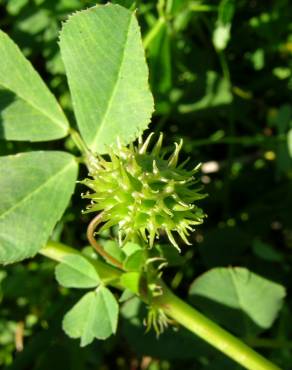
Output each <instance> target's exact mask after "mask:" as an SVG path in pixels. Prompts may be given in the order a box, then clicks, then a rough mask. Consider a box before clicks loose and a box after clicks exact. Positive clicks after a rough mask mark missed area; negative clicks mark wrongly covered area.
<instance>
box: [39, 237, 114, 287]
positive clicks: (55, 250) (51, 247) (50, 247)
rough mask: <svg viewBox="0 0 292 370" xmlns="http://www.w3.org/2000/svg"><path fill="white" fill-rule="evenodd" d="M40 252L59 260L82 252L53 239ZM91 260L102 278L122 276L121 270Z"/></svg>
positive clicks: (109, 278)
mask: <svg viewBox="0 0 292 370" xmlns="http://www.w3.org/2000/svg"><path fill="white" fill-rule="evenodd" d="M39 253H40V254H42V255H43V256H45V257H48V258H50V259H52V260H54V261H57V262H62V261H63V260H64V258H65V257H66V256H70V255H72V254H73V255H80V254H81V252H79V251H78V250H77V249H74V248H71V247H68V246H67V245H65V244H62V243H58V242H53V241H49V242H48V244H47V245H46V246H45V247H44V248H42V249H41V250H40V251H39ZM82 256H84V255H82ZM90 262H91V263H92V264H93V266H94V267H95V268H96V271H97V272H98V275H99V276H100V278H101V279H102V280H104V281H114V280H117V279H119V278H120V276H121V271H119V270H117V269H116V268H114V267H111V266H109V265H108V264H106V263H104V262H102V261H100V260H95V259H90ZM114 286H116V287H117V285H116V284H114ZM118 287H120V286H118Z"/></svg>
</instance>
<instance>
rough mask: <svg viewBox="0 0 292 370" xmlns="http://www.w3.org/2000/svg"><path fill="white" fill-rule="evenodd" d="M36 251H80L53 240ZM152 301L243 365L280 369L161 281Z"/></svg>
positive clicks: (54, 254)
mask: <svg viewBox="0 0 292 370" xmlns="http://www.w3.org/2000/svg"><path fill="white" fill-rule="evenodd" d="M40 253H41V254H42V255H44V256H46V257H48V258H51V259H53V260H56V261H58V262H62V260H63V259H64V257H65V256H67V255H71V254H80V252H78V251H77V250H76V249H73V248H71V247H68V246H66V245H64V244H61V243H56V242H49V243H48V244H47V245H46V246H45V247H44V248H43V249H41V251H40ZM91 262H92V264H93V265H94V267H95V268H96V269H97V271H98V274H99V276H100V277H101V279H103V280H104V279H105V280H106V281H108V283H109V284H110V285H112V286H114V287H116V288H119V289H125V287H123V286H122V285H121V284H120V283H119V278H120V277H121V275H122V271H120V270H117V269H115V268H114V267H112V266H109V265H107V264H106V263H104V262H102V261H99V260H91ZM152 304H155V305H157V306H158V307H160V308H162V309H163V310H164V312H165V313H166V314H167V315H168V316H169V317H171V318H173V319H175V321H176V322H178V323H179V324H181V325H182V326H184V327H185V328H187V329H188V330H190V331H191V332H193V333H194V334H196V335H197V336H198V337H200V338H202V339H203V340H205V341H206V342H208V343H209V344H211V345H212V346H213V347H215V348H217V349H218V350H219V351H221V352H223V353H225V354H226V355H227V356H228V357H230V358H232V359H233V360H234V361H235V362H237V363H239V364H241V365H242V366H243V367H244V368H246V369H250V370H281V369H280V368H279V367H277V366H276V365H274V364H273V363H271V362H270V361H268V360H267V359H265V358H264V357H262V356H261V355H260V354H258V353H257V352H255V351H254V350H253V349H252V348H250V347H248V346H247V345H246V344H245V343H243V342H242V341H241V340H239V339H237V338H236V337H234V336H233V335H232V334H230V333H228V332H227V331H225V330H224V329H222V328H221V327H220V326H218V325H217V324H215V323H214V322H213V321H211V320H209V319H208V318H207V317H205V316H204V315H202V314H201V313H200V312H198V311H197V310H196V309H195V308H193V307H191V306H189V305H188V304H187V303H185V302H184V301H182V300H181V299H180V298H178V297H177V296H176V295H174V294H173V293H172V292H171V291H170V290H169V289H168V288H167V287H166V286H165V285H164V284H163V294H162V295H161V296H159V297H156V298H155V299H154V300H153V301H152Z"/></svg>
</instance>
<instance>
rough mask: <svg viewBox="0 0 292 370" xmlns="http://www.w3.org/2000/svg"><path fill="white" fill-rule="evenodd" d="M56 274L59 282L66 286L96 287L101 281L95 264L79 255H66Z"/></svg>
mask: <svg viewBox="0 0 292 370" xmlns="http://www.w3.org/2000/svg"><path fill="white" fill-rule="evenodd" d="M55 274H56V279H57V281H58V283H59V284H60V285H63V286H64V287H66V288H94V287H96V286H97V285H98V284H99V282H100V279H99V276H98V273H97V271H96V269H95V268H94V266H93V265H92V264H91V263H90V262H89V261H88V260H87V259H86V258H85V257H82V256H79V255H68V256H65V257H64V259H63V261H62V262H61V263H60V264H59V265H58V266H57V267H56V270H55Z"/></svg>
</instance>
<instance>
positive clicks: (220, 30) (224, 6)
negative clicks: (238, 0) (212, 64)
mask: <svg viewBox="0 0 292 370" xmlns="http://www.w3.org/2000/svg"><path fill="white" fill-rule="evenodd" d="M234 12H235V0H221V2H220V5H219V12H218V19H217V22H216V27H215V29H214V33H213V43H214V46H215V48H216V49H217V50H224V49H225V48H226V46H227V44H228V42H229V39H230V29H231V22H232V18H233V16H234Z"/></svg>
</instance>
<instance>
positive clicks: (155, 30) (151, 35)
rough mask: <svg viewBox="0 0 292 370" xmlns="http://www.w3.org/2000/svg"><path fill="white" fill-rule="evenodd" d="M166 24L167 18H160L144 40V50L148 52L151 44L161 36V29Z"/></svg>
mask: <svg viewBox="0 0 292 370" xmlns="http://www.w3.org/2000/svg"><path fill="white" fill-rule="evenodd" d="M165 23H166V19H165V17H159V18H158V19H157V21H156V23H155V25H154V26H153V27H152V28H151V29H150V31H149V32H148V33H147V35H146V36H145V37H144V39H143V46H144V49H145V50H147V48H148V47H149V45H150V44H151V42H152V41H153V40H154V39H155V38H156V36H157V35H158V34H159V32H160V30H161V28H162V27H163V25H164V24H165Z"/></svg>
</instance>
